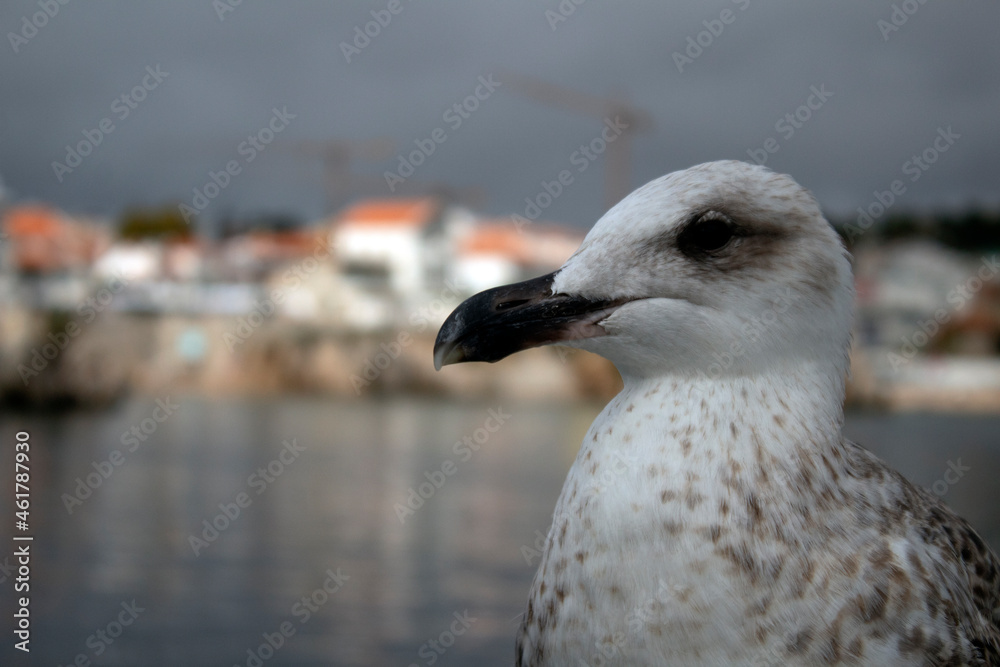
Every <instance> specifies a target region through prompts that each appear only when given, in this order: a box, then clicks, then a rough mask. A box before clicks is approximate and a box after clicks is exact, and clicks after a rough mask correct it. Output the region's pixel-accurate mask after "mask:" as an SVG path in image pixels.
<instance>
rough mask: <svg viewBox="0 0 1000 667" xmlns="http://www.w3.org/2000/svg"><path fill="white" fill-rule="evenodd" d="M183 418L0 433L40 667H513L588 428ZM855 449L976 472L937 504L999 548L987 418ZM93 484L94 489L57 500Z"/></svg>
mask: <svg viewBox="0 0 1000 667" xmlns="http://www.w3.org/2000/svg"><path fill="white" fill-rule="evenodd" d="M171 400H174V399H171ZM176 402H177V403H178V404H179V407H177V408H176V409H175V410H174V413H173V414H172V415H170V416H168V417H166V419H164V420H163V421H162V422H157V421H156V420H155V417H157V416H159V417H163V416H164V414H165V413H164V412H163V409H162V408H161V409H160V410H159V411H157V409H156V408H157V405H156V403H155V402H153V401H146V400H138V399H137V400H133V401H129V402H127V403H124V404H122V405H120V406H118V407H117V408H115V409H114V410H112V411H109V412H107V413H100V414H89V413H88V414H74V415H68V416H60V417H57V418H55V417H49V416H31V417H17V418H13V417H9V416H8V417H6V418H5V419H4V420H3V423H2V424H0V438H2V439H3V442H4V443H5V448H4V451H7V452H9V451H10V448H9V447H7V446H6V443H12V442H13V435H14V433H15V432H16V431H17V430H27V431H28V432H29V433H30V434H31V442H32V454H33V461H32V465H33V473H32V474H33V476H32V480H33V485H34V489H35V496H34V503H35V504H34V507H33V513H32V523H33V525H34V531H33V532H34V534H35V536H36V541H35V543H34V549H35V560H34V562H33V571H32V593H33V598H32V613H33V619H34V625H33V629H34V634H33V638H32V640H33V641H32V647H33V651H32V658H33V661H32V664H58V665H68V664H71V663H72V662H73V661H74V660H75V659H76V658H77V656H78V655H80V654H83V655H84V656H85V657H86V658H87V659H89V660H92V661H93V664H97V665H126V664H127V665H148V666H154V665H170V666H175V665H191V666H197V665H247V664H250V665H256V664H259V663H258V662H257V658H258V657H259V658H263V659H264V661H263V664H265V665H383V664H400V665H410V664H417V665H429V664H432V661H433V664H438V665H467V664H481V665H491V664H492V665H509V664H510V663H511V662H512V659H513V636H514V632H515V629H516V627H517V616H518V615H519V614H520V613H521V611H522V609H523V606H524V603H525V600H526V596H527V589H528V585H529V583H530V580H531V577H532V576H533V574H534V569H535V566H536V565H537V559H532V561H531V563H530V564H529V563H528V562H527V561H526V558H525V554H527V555H528V557H530V556H531V548H532V546H533V544H534V543H535V540H536V537H537V534H536V531H540V532H542V533H544V532H545V530H546V529H547V528H548V523H549V519H550V516H551V512H552V508H553V505H554V503H555V499H556V496H557V495H558V492H559V487H560V486H561V484H562V480H563V477H564V476H565V473H566V470H567V469H568V467H569V465H570V463H571V462H572V458H573V456H574V455H575V451H576V448H577V446H578V444H579V442H580V440H581V438H582V436H583V433H584V431H585V430H586V428H587V426H588V425H589V423H590V421H591V419H592V418H593V416H594V415H595V414H596V411H597V409H598V408H597V407H595V406H524V405H519V406H513V405H511V406H506V405H504V406H501V405H498V404H495V403H494V404H473V403H469V404H463V405H455V404H450V403H439V402H430V401H427V402H419V401H418V402H414V401H407V402H403V401H399V402H387V403H372V402H366V403H362V402H357V403H342V402H329V401H325V400H320V399H284V400H280V401H245V400H243V401H203V400H196V399H187V400H181V401H176ZM491 410H492V412H491ZM507 415H509V417H508V416H507ZM133 426H134V427H136V430H135V431H132V427H133ZM848 431H849V434H850V435H851V436H852V437H853V438H855V439H856V440H858V441H860V442H862V443H863V444H866V445H868V446H869V447H870V448H872V449H874V450H875V451H876V452H877V453H879V454H880V455H881V456H883V457H885V458H887V459H889V460H890V461H891V462H892V463H893V465H895V466H897V467H898V468H899V469H901V470H902V471H903V472H904V473H906V474H907V475H908V476H910V478H911V479H914V480H915V481H917V482H919V483H922V484H924V485H926V486H931V485H933V484H935V482H939V481H941V480H946V479H948V480H954V479H955V474H950V475H946V473H947V472H948V470H949V462H952V463H954V464H955V467H958V466H961V468H962V469H963V470H964V468H970V469H969V470H968V471H964V472H963V473H962V477H961V478H960V479H958V480H957V481H955V483H949V482H942V483H944V484H947V488H946V489H945V488H944V487H942V486H941V485H940V484H939V485H938V487H937V488H938V489H941V490H945V491H946V493H947V495H946V497H947V499H948V501H949V503H950V504H952V506H954V507H955V508H956V509H958V510H959V511H960V512H961V513H963V514H964V515H965V516H967V517H968V518H969V519H970V520H971V521H972V522H973V524H974V525H976V526H977V528H979V530H980V531H981V532H982V533H983V535H984V537H986V538H987V539H988V540H989V541H990V542H991V543H992V544H994V545H998V544H1000V512H998V510H997V503H996V496H995V494H994V493H993V486H992V484H993V479H994V478H995V477H996V476H997V475H998V474H1000V443H998V436H997V434H998V433H1000V417H978V418H976V417H937V416H901V417H881V416H880V417H865V416H859V417H854V418H852V419H851V420H849V427H848ZM283 443H284V444H283ZM130 449H134V451H129V450H130ZM113 450H119V451H121V452H122V457H123V459H124V460H123V461H122V460H118V459H113V460H118V461H119V463H120V465H111V467H110V468H109V467H108V465H107V464H105V463H104V462H106V461H108V460H109V457H110V456H111V453H112V451H113ZM95 466H96V467H95ZM5 469H6V468H5ZM102 471H103V473H105V474H107V477H106V479H105V478H104V477H101V479H100V480H98V476H101V472H102ZM109 471H110V474H108V473H109ZM88 475H90V481H91V482H94V484H93V486H95V487H96V488H94V489H93V490H92V491H90V495H89V497H86V498H83V499H82V500H80V501H79V502H76V501H73V500H70V499H71V498H72V497H73V494H75V493H78V494H79V496H81V497H82V496H85V495H86V492H87V491H88V489H87V488H85V487H81V489H80V490H79V491H77V487H78V485H79V483H78V479H79V480H82V483H83V484H86V483H87V481H88ZM10 483H11V480H10V479H9V475H5V476H4V479H3V480H2V482H0V488H2V489H3V499H2V501H0V510H2V511H3V515H4V516H6V517H9V516H10V513H11V511H12V506H11V498H12V495H13V494H12V489H11V488H10ZM98 483H99V485H98ZM438 487H440V488H438ZM411 490H412V492H411ZM243 494H245V495H243ZM424 496H426V498H424ZM408 502H409V504H410V506H411V507H413V508H415V509H413V511H412V514H411V513H410V512H408V511H404V509H403V508H405V507H407V503H408ZM67 503H70V504H71V509H72V513H70V512H69V511H68V510H67ZM421 503H422V506H420V504H421ZM220 505H221V507H220ZM237 512H238V515H237ZM227 515H228V516H227ZM401 516H402V518H403V520H402V521H401V518H400V517H401ZM205 521H208V522H209V524H211V523H212V522H214V523H215V524H216V527H215V528H209V529H206V526H205V524H204V523H203V522H205ZM227 524H228V525H227ZM5 526H6V522H5ZM216 529H220V530H219V532H218V533H217V534H216V533H215V532H214V531H215V530H216ZM7 531H9V529H7V528H6V527H5V528H4V532H3V535H7ZM193 538H195V539H194V540H193ZM198 540H202V541H201V542H199V541H198ZM4 541H5V542H6V543H8V544H9V540H7V539H5V540H4ZM192 544H193V545H194V546H192ZM196 548H197V550H198V554H197V555H196V554H195V549H196ZM324 585H325V586H326V588H325V589H324ZM11 587H12V579H11V578H10V577H8V578H7V580H6V581H3V582H2V583H0V588H4V589H6V590H4V595H3V602H2V610H0V611H2V613H3V614H4V616H5V617H6V618H10V616H9V615H8V614H9V613H11V612H12V607H11V604H12V600H11V599H12V597H13V594H12V589H11ZM329 591H332V592H329ZM133 600H134V601H135V605H136V607H137V608H138V609H141V611H138V612H137V613H135V619H134V621H132V622H131V624H130V625H128V626H127V627H125V628H124V629H123V630H122V632H121V634H120V635H118V636H117V637H112V636H111V635H112V634H116V633H117V631H118V626H117V623H116V621H117V619H118V618H119V615H120V614H121V613H124V612H123V607H122V603H125V604H126V605H130V604H131V603H132V601H133ZM456 614H457V616H456ZM124 618H126V619H129V620H130V617H129V616H128V615H127V614H126V616H125V617H124ZM472 619H474V620H472ZM98 631H101V632H102V633H103V634H98ZM282 631H284V635H282ZM285 635H287V636H285ZM268 641H270V645H269V644H268ZM262 645H263V648H261V646H262ZM271 645H275V646H277V648H271ZM248 651H250V652H251V653H248ZM12 655H13V652H12V651H11V647H10V642H9V641H8V640H7V639H5V640H4V644H3V648H2V649H0V656H2V658H3V660H2V662H3V664H19V663H18V662H13V661H12V659H11V656H12ZM14 657H18V656H14ZM20 664H28V663H20Z"/></svg>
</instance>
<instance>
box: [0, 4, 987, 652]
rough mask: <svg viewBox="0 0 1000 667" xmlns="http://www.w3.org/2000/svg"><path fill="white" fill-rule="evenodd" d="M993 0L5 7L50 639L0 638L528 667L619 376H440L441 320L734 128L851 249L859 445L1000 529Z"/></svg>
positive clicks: (524, 370) (728, 142) (3, 70)
mask: <svg viewBox="0 0 1000 667" xmlns="http://www.w3.org/2000/svg"><path fill="white" fill-rule="evenodd" d="M998 22H1000V7H998V6H997V5H996V4H995V3H966V4H963V5H961V6H952V5H948V4H942V3H923V2H917V1H916V0H904V1H902V2H893V3H889V2H875V3H866V4H856V3H855V4H851V5H849V6H848V5H839V6H833V5H830V6H826V5H824V6H822V7H816V6H811V5H810V6H804V5H800V4H798V3H791V2H778V3H767V4H763V3H760V4H758V3H757V2H755V1H752V0H735V1H730V0H714V1H712V2H698V3H695V2H685V3H669V4H668V3H657V2H628V3H614V4H611V3H599V2H597V1H596V0H590V1H587V0H542V1H540V2H506V3H483V2H477V3H460V2H435V3H431V2H410V1H409V0H398V1H397V0H376V1H374V2H369V3H361V2H355V3H320V2H283V3H280V4H279V3H261V2H251V1H250V0H246V1H242V0H198V1H194V0H192V1H180V0H179V1H175V2H169V3H167V2H147V3H128V2H107V3H100V4H93V3H70V2H68V1H67V0H30V1H29V0H17V1H13V2H6V3H4V4H3V6H2V7H0V26H2V28H3V30H2V33H3V40H4V42H5V43H4V44H3V45H0V76H2V81H3V101H2V103H0V113H2V123H0V127H2V130H0V309H2V311H0V312H2V315H0V442H2V443H3V451H4V452H5V454H4V456H5V462H4V465H3V469H4V470H5V471H8V470H13V460H14V453H13V452H14V443H15V441H16V439H17V437H18V436H17V435H16V434H18V433H21V432H23V433H27V434H28V436H29V442H30V457H31V458H30V465H31V477H30V480H31V482H30V483H31V487H32V505H31V511H30V521H29V524H30V525H29V527H28V529H27V530H26V531H23V532H22V533H19V534H30V535H32V536H33V537H34V541H33V542H32V543H31V544H32V546H31V549H32V561H31V584H30V585H31V590H30V593H31V604H30V610H31V618H32V626H31V630H32V634H31V639H30V648H31V653H30V656H25V654H23V653H21V652H19V651H16V650H14V648H13V644H14V641H15V639H13V638H12V635H11V634H10V633H9V632H8V631H6V630H5V632H4V639H3V643H2V646H0V662H2V663H3V664H5V665H7V664H47V665H48V664H58V665H70V664H78V665H86V664H94V665H147V666H153V665H190V666H197V665H246V666H247V667H253V666H255V665H256V666H258V667H259V665H261V664H269V665H383V664H399V665H431V664H442V665H463V664H482V665H487V664H490V665H494V664H495V665H506V664H510V663H511V662H512V659H513V637H514V634H515V631H516V628H517V625H518V622H519V615H520V613H521V612H522V610H523V606H524V604H525V600H526V596H527V591H528V586H529V583H530V580H531V578H532V576H533V574H534V570H535V568H536V567H537V564H538V560H539V556H540V553H539V551H538V549H539V548H540V546H541V543H542V537H543V536H544V534H545V533H546V532H547V530H548V525H549V521H550V516H551V512H552V508H553V505H554V502H555V499H556V496H557V494H558V492H559V489H560V487H561V484H562V480H563V478H564V476H565V474H566V471H567V470H568V468H569V465H570V464H571V462H572V460H573V457H574V455H575V452H576V449H577V447H578V444H579V442H580V439H581V438H582V436H583V434H584V432H585V431H586V428H587V427H588V425H589V424H590V422H591V420H592V419H593V417H594V416H595V415H596V414H597V412H598V411H599V410H600V408H601V407H602V405H603V403H604V402H605V401H606V400H607V399H608V398H609V397H611V396H613V395H614V393H615V392H616V391H617V389H618V387H619V383H620V381H619V379H618V376H617V373H616V372H615V371H614V369H613V367H611V366H610V365H608V364H607V363H606V362H604V361H603V360H601V359H599V358H597V357H594V356H592V355H589V354H586V353H582V352H573V351H569V350H566V349H559V348H547V349H543V350H532V351H530V352H527V353H524V354H520V355H517V356H515V357H513V358H510V359H507V360H505V361H503V362H501V363H498V364H496V365H495V366H486V365H481V364H475V365H467V366H459V367H449V368H447V369H446V370H445V371H444V372H441V373H435V372H434V370H433V365H432V358H431V349H432V344H433V337H434V335H435V333H436V331H437V328H438V326H439V325H440V323H441V322H442V321H443V320H444V318H445V316H446V315H447V314H448V312H450V310H451V308H453V307H454V306H455V305H457V304H458V303H459V302H460V301H461V300H462V299H464V298H465V297H467V296H469V295H471V294H473V293H475V292H477V291H479V290H481V289H484V288H487V287H491V286H494V285H497V284H501V283H506V282H511V281H515V280H520V279H524V278H528V277H533V276H536V275H540V274H543V273H547V272H549V271H552V270H553V269H555V268H557V267H558V266H559V265H560V264H561V263H562V262H563V261H564V260H565V259H566V258H567V257H568V256H569V255H570V254H571V253H572V252H573V250H574V249H575V248H576V246H577V245H578V244H579V242H580V241H581V239H582V238H583V235H584V234H585V233H586V231H587V230H588V229H589V227H590V226H591V225H592V224H593V223H594V222H595V221H596V220H597V219H598V218H599V217H600V216H601V215H602V214H603V212H604V211H605V210H606V209H607V208H608V207H609V206H610V205H612V204H613V203H615V202H616V201H618V200H619V199H620V198H621V197H623V196H624V195H625V194H627V193H628V192H629V191H631V190H632V189H634V188H635V187H637V186H639V185H641V184H642V183H645V182H646V181H648V180H651V179H653V178H655V177H658V176H660V175H662V174H664V173H667V172H670V171H673V170H676V169H682V168H686V167H688V166H691V165H693V164H697V163H700V162H704V161H708V160H715V159H723V158H732V159H741V160H747V161H753V162H757V163H759V164H766V165H767V166H768V167H771V168H773V169H775V170H779V171H783V172H786V173H790V174H791V175H792V176H793V177H794V178H795V179H796V180H798V181H799V182H800V183H802V184H803V185H805V186H806V187H808V188H810V189H811V190H812V191H813V192H814V193H815V194H816V196H817V198H818V200H819V202H820V204H821V206H822V207H823V209H824V212H825V213H826V215H827V217H828V219H829V220H830V221H831V222H832V223H834V225H835V226H836V227H837V228H838V230H839V231H840V232H841V233H842V234H843V236H844V238H845V242H846V243H847V244H848V246H849V247H850V249H851V251H852V253H853V256H854V263H855V274H856V281H857V293H858V311H857V323H856V331H855V347H854V351H853V362H852V379H851V384H850V388H849V393H848V418H847V427H846V428H847V431H848V434H849V435H850V436H851V437H852V438H853V439H855V440H857V441H859V442H861V443H862V444H864V445H866V446H867V447H869V448H870V449H872V450H874V451H875V452H876V453H878V454H879V455H880V456H882V457H884V458H886V459H887V460H888V461H889V462H890V463H891V464H892V465H894V466H895V467H897V468H899V469H900V470H901V471H902V472H904V473H905V474H906V475H907V476H909V477H910V478H911V479H912V480H914V481H915V482H918V483H920V484H922V485H924V486H926V487H928V488H930V489H931V490H932V491H933V492H934V493H936V494H938V495H941V496H943V497H944V498H945V500H946V501H947V502H948V503H949V504H950V505H951V506H952V507H954V508H955V509H956V510H957V511H959V512H960V513H961V514H963V515H964V516H966V517H967V518H968V519H969V520H970V521H971V522H972V523H973V525H975V526H976V527H977V528H978V529H979V531H980V532H981V533H982V534H983V536H984V538H986V540H987V541H988V542H989V543H990V544H992V545H993V547H994V549H996V548H997V547H1000V511H998V510H997V507H998V503H997V497H996V493H995V490H994V487H993V483H994V480H995V479H996V478H997V476H998V475H1000V358H998V355H1000V275H998V273H1000V266H998V264H997V253H998V251H1000V189H998V187H997V186H998V174H1000V157H998V156H1000V133H998V132H997V113H998V110H1000V67H998V65H1000V43H998V42H997V40H996V39H995V27H996V25H998ZM21 437H23V436H21ZM0 489H2V491H3V493H2V498H0V510H2V513H3V516H4V517H5V518H4V520H3V522H2V528H0V537H3V538H4V542H5V544H14V543H13V542H11V541H10V540H9V536H10V534H11V533H12V532H18V531H17V530H16V529H15V528H14V521H13V518H12V516H13V514H14V511H15V507H14V493H15V488H14V479H13V472H12V473H11V474H4V475H3V477H2V480H0ZM12 554H13V548H10V549H8V548H7V547H4V550H3V555H0V589H2V590H3V595H2V596H0V600H2V602H0V606H2V607H3V608H2V610H0V611H2V613H3V615H4V618H5V619H8V620H7V621H5V627H6V624H7V623H9V620H10V619H11V618H12V616H11V614H12V613H13V611H14V599H15V597H17V595H19V594H17V595H16V594H15V592H14V591H15V589H14V587H15V583H16V579H17V576H18V575H17V570H16V563H15V562H14V558H13V555H12Z"/></svg>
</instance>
